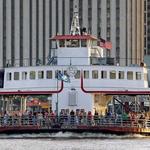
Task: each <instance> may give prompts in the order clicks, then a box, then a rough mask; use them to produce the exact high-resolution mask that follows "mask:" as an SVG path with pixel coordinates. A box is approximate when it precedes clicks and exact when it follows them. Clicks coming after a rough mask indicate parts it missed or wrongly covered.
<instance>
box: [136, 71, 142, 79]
mask: <svg viewBox="0 0 150 150" xmlns="http://www.w3.org/2000/svg"><path fill="white" fill-rule="evenodd" d="M136 80H141V72H136Z"/></svg>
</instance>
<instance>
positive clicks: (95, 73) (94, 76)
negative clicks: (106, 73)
mask: <svg viewBox="0 0 150 150" xmlns="http://www.w3.org/2000/svg"><path fill="white" fill-rule="evenodd" d="M92 78H93V79H98V70H93V71H92Z"/></svg>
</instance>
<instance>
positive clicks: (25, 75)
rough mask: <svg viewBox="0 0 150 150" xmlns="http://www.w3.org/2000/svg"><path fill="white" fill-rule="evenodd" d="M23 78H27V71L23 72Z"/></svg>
mask: <svg viewBox="0 0 150 150" xmlns="http://www.w3.org/2000/svg"><path fill="white" fill-rule="evenodd" d="M22 80H27V72H25V71H24V72H22Z"/></svg>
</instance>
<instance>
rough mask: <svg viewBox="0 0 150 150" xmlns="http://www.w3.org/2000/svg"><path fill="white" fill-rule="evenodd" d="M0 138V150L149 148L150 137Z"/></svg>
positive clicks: (149, 149) (91, 135) (33, 136)
mask: <svg viewBox="0 0 150 150" xmlns="http://www.w3.org/2000/svg"><path fill="white" fill-rule="evenodd" d="M37 137H38V138H37ZM0 138H1V139H0V150H150V138H149V137H143V136H140V135H132V136H131V135H128V136H114V135H113V136H112V135H102V134H98V135H95V134H83V135H77V134H71V133H65V134H62V133H58V134H56V135H48V134H47V135H43V134H42V135H41V134H39V135H34V134H33V135H19V136H18V135H13V136H6V135H3V136H0Z"/></svg>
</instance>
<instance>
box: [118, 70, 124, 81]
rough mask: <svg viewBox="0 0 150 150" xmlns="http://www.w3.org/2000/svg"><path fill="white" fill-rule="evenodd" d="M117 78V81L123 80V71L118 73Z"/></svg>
mask: <svg viewBox="0 0 150 150" xmlns="http://www.w3.org/2000/svg"><path fill="white" fill-rule="evenodd" d="M118 78H119V79H124V71H119V73H118Z"/></svg>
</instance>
